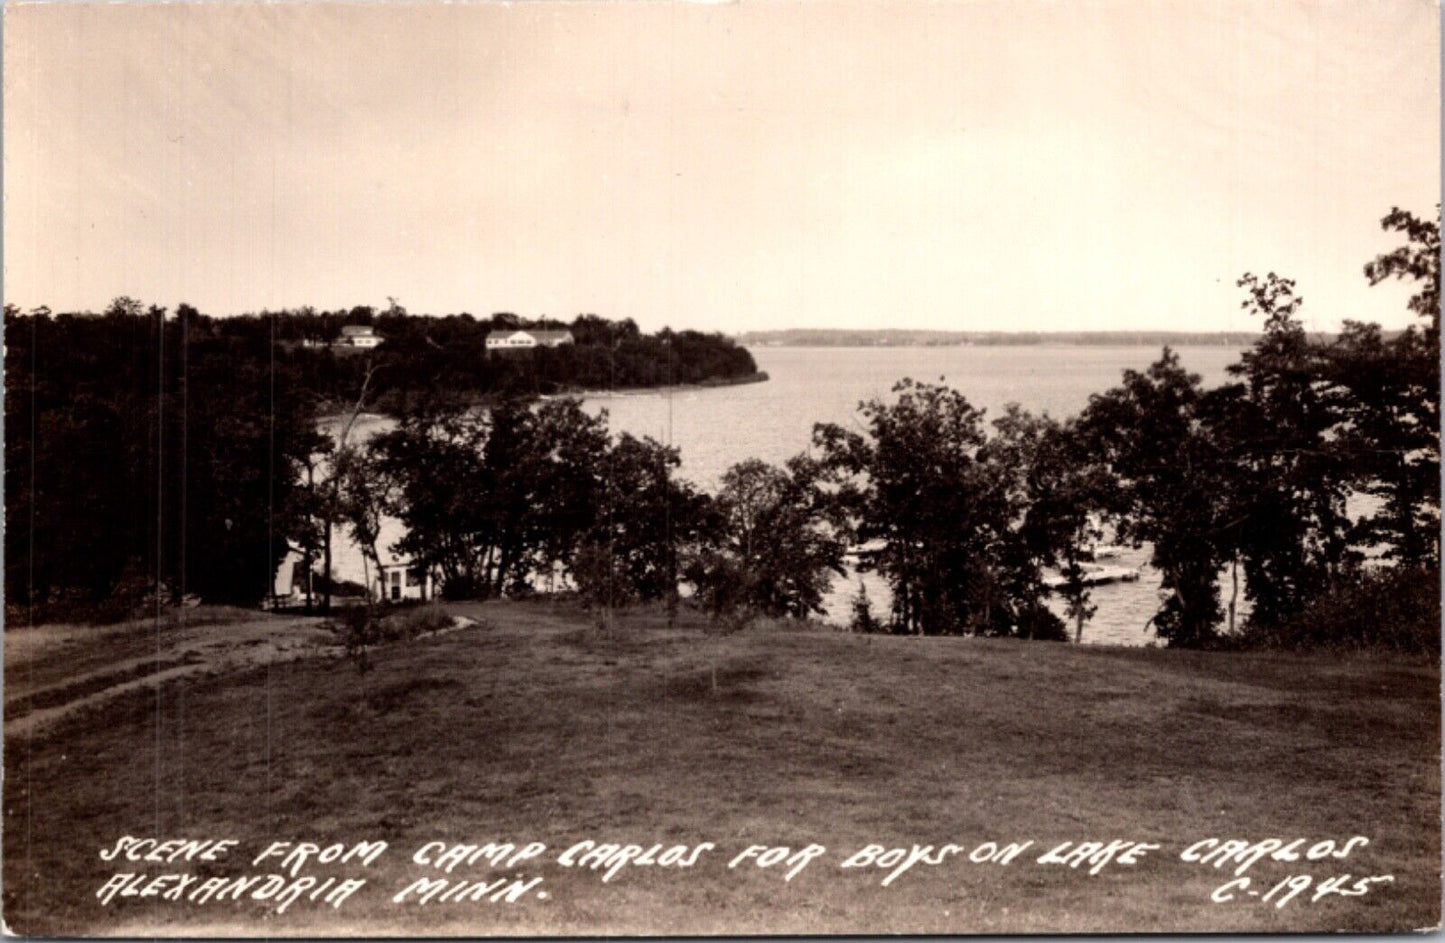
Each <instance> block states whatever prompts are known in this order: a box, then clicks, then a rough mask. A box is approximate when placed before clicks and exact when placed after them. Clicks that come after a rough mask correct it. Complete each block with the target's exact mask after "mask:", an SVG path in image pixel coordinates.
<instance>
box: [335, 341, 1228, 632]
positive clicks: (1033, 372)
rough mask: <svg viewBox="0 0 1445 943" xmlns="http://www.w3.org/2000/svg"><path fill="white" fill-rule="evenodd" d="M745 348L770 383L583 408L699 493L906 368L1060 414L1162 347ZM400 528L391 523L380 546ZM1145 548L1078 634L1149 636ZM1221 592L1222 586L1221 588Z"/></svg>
mask: <svg viewBox="0 0 1445 943" xmlns="http://www.w3.org/2000/svg"><path fill="white" fill-rule="evenodd" d="M752 351H753V356H754V358H755V359H756V360H757V362H758V367H759V369H762V370H766V371H767V372H768V374H769V376H770V377H771V379H770V380H769V381H768V382H766V383H753V384H747V385H744V386H729V387H719V388H715V389H689V390H677V391H670V392H644V393H620V394H615V395H607V394H601V395H592V396H588V397H586V398H585V399H584V400H583V407H584V408H585V409H586V410H587V411H588V412H590V413H593V414H594V415H595V414H597V413H599V412H600V411H602V410H606V411H607V414H608V421H609V425H610V426H611V428H612V429H613V430H614V431H624V430H625V431H627V432H631V433H632V434H633V435H638V436H642V435H649V436H652V437H653V438H655V439H657V440H658V441H660V442H664V443H669V444H672V445H675V446H677V447H678V448H680V449H681V451H682V469H681V474H682V475H683V476H684V477H686V478H689V479H690V480H692V481H693V482H694V483H696V484H697V485H699V486H701V487H702V488H704V489H706V490H715V489H716V487H717V485H718V482H719V480H720V479H721V477H722V474H723V472H724V471H726V470H727V468H728V467H729V466H730V465H732V464H733V463H735V462H740V461H742V460H743V459H746V458H751V457H755V458H761V459H764V460H765V461H769V462H775V463H776V462H781V461H783V460H785V459H787V458H788V457H789V456H792V455H795V454H797V453H799V452H805V451H807V450H808V448H809V443H810V440H811V437H812V429H813V424H814V423H819V422H836V423H841V424H844V425H851V426H853V427H854V428H859V429H861V428H862V426H861V423H860V421H859V417H858V412H857V408H858V404H859V403H860V402H861V401H863V400H867V399H871V398H874V397H877V398H881V399H885V400H887V399H889V398H891V394H890V390H891V388H892V386H893V384H894V383H895V382H896V381H897V380H899V379H900V378H902V377H913V378H914V379H917V380H928V381H936V380H938V379H940V378H942V379H943V380H945V381H946V382H947V383H948V384H949V385H950V386H953V387H955V388H957V389H958V390H960V391H962V393H963V394H964V396H966V397H968V400H969V402H971V403H972V404H973V405H975V406H977V407H980V408H982V409H984V410H986V412H987V416H986V418H992V417H996V416H998V415H999V414H1000V413H1001V412H1002V410H1003V408H1004V407H1005V406H1006V405H1007V404H1009V403H1019V404H1020V405H1022V406H1023V407H1024V408H1026V409H1028V410H1030V411H1032V412H1047V413H1049V414H1050V415H1053V416H1055V417H1058V418H1064V417H1067V416H1071V415H1073V414H1075V413H1077V412H1078V411H1079V410H1081V409H1082V408H1083V407H1084V406H1085V405H1086V404H1087V403H1088V399H1089V395H1090V394H1091V393H1096V392H1100V391H1102V390H1105V389H1108V388H1109V387H1111V386H1114V385H1116V384H1117V383H1118V382H1119V379H1120V374H1121V373H1122V372H1123V371H1124V370H1125V369H1130V368H1132V369H1136V370H1138V369H1143V368H1144V367H1147V366H1148V365H1149V364H1150V363H1151V362H1153V361H1154V360H1156V359H1157V358H1158V356H1159V350H1158V349H1157V348H1154V347H1139V346H1131V347H1062V346H1061V347H891V348H819V347H758V348H753V349H752ZM1179 353H1180V359H1181V360H1182V362H1183V364H1184V366H1185V367H1186V368H1187V369H1189V370H1192V371H1194V372H1195V373H1198V374H1200V376H1201V377H1202V378H1203V380H1204V383H1205V384H1206V385H1208V386H1213V385H1217V384H1219V383H1222V382H1224V380H1225V379H1226V378H1227V374H1226V372H1225V368H1226V367H1227V366H1228V365H1229V364H1231V363H1233V362H1235V361H1236V360H1238V358H1239V354H1240V349H1239V348H1235V347H1183V348H1180V349H1179ZM386 424H387V423H386V420H380V419H372V420H369V421H368V420H363V421H362V422H361V423H359V425H358V432H359V433H360V434H362V435H366V434H370V433H374V432H376V431H377V430H379V429H381V428H384V427H385V425H386ZM400 535H401V528H400V527H399V525H397V524H396V522H391V523H390V526H389V528H388V529H387V533H386V534H385V535H384V536H383V540H382V543H383V545H386V544H389V543H390V542H391V541H394V540H396V539H397V538H398V537H399V536H400ZM1146 557H1147V551H1143V550H1140V551H1134V550H1131V551H1128V552H1127V553H1125V554H1124V555H1123V556H1122V557H1120V558H1118V559H1114V560H1110V561H1108V562H1109V564H1110V565H1120V566H1134V567H1140V568H1141V569H1143V578H1142V579H1141V580H1140V581H1139V582H1137V583H1117V584H1114V585H1111V586H1099V587H1095V588H1094V590H1093V597H1094V603H1095V604H1096V605H1097V606H1098V612H1097V613H1096V614H1095V616H1094V618H1093V619H1092V620H1091V621H1090V622H1089V623H1088V624H1087V625H1086V626H1085V628H1084V641H1085V642H1094V643H1109V644H1122V645H1141V644H1147V643H1149V642H1151V641H1153V639H1154V637H1153V632H1152V630H1149V631H1147V632H1146V631H1145V629H1144V626H1145V623H1146V622H1147V621H1148V619H1149V617H1150V616H1151V615H1153V614H1154V611H1155V609H1156V608H1157V606H1158V588H1159V577H1158V574H1156V573H1153V572H1151V571H1150V570H1149V569H1148V568H1147V566H1146V565H1145V562H1144V561H1145V559H1146ZM335 567H336V571H337V576H338V577H340V578H342V579H351V580H356V581H358V582H359V581H361V580H362V578H363V562H362V557H361V554H360V552H359V551H358V550H357V548H355V547H351V546H343V547H341V548H339V552H338V553H337V560H336V562H335ZM860 580H861V582H862V583H863V585H865V586H866V587H867V592H868V595H869V598H870V599H871V600H872V601H873V607H874V612H875V614H878V615H882V614H884V613H885V612H886V610H887V605H888V590H887V586H886V585H885V584H884V583H883V582H882V581H881V580H880V579H878V578H877V577H876V575H873V574H866V575H863V576H862V577H861V578H860V577H859V576H858V575H857V574H849V576H848V577H846V578H842V579H840V580H838V581H837V583H836V584H835V586H834V588H833V592H832V593H831V594H830V597H829V599H828V611H829V618H830V619H831V620H833V621H838V622H844V621H846V620H847V617H848V612H849V604H850V601H851V598H852V596H853V595H855V594H856V593H857V592H858V587H859V583H860ZM1224 592H1225V595H1226V597H1227V596H1228V593H1229V586H1228V584H1227V583H1226V584H1225V586H1224Z"/></svg>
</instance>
